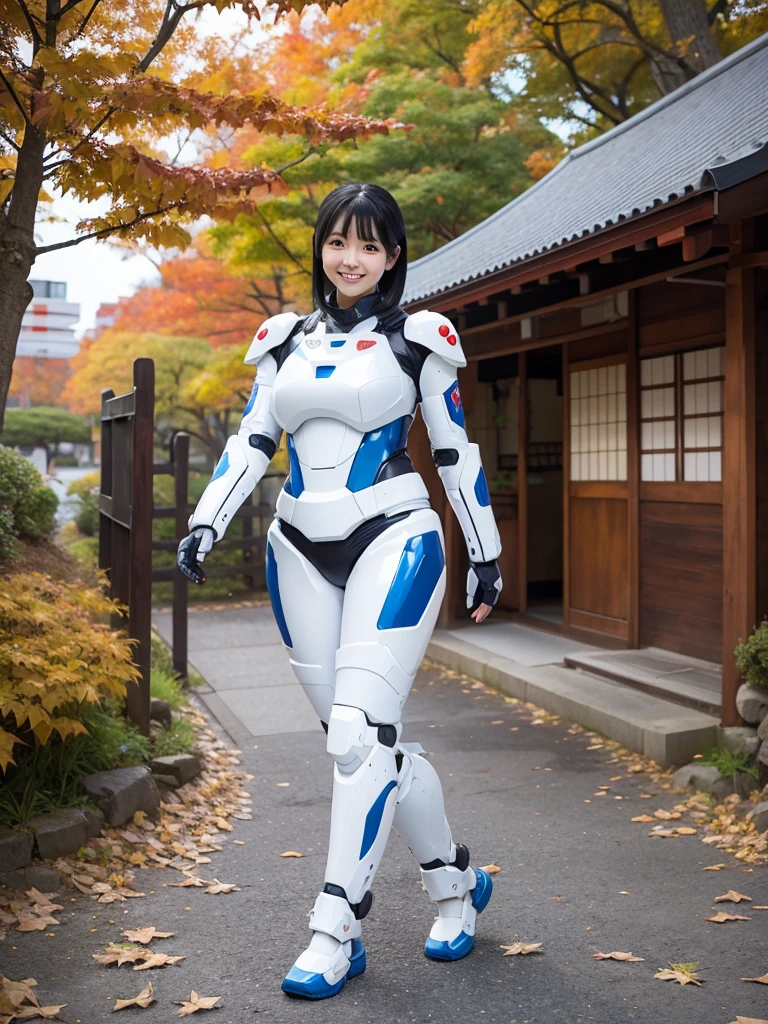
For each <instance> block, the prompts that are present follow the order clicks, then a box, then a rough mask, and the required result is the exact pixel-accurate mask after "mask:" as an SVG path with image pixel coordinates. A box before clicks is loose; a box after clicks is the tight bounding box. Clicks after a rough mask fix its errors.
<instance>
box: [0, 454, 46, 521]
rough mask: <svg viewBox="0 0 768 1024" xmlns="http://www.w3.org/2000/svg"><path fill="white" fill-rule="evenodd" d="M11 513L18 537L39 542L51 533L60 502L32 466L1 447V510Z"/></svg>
mask: <svg viewBox="0 0 768 1024" xmlns="http://www.w3.org/2000/svg"><path fill="white" fill-rule="evenodd" d="M2 506H5V507H7V508H9V509H10V511H11V513H12V514H13V529H14V532H15V534H16V536H17V537H26V538H27V539H28V540H40V539H41V538H43V537H47V536H48V535H49V534H50V533H52V531H53V528H54V526H55V518H54V517H55V514H56V509H57V508H58V507H59V499H58V498H57V497H56V495H55V494H54V493H53V491H52V490H51V488H50V487H46V486H45V485H44V484H43V478H42V477H41V476H40V473H39V472H38V471H37V469H36V468H35V466H33V465H32V463H31V462H30V461H29V459H25V458H24V457H23V456H21V455H19V453H18V452H15V451H13V450H12V449H11V448H5V447H4V446H3V445H0V507H2Z"/></svg>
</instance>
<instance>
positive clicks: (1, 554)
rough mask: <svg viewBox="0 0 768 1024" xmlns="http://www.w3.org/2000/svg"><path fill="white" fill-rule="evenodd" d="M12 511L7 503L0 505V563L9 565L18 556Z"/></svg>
mask: <svg viewBox="0 0 768 1024" xmlns="http://www.w3.org/2000/svg"><path fill="white" fill-rule="evenodd" d="M18 554H19V552H18V548H17V545H16V531H15V530H14V528H13V512H12V511H11V510H10V508H9V507H8V506H7V505H3V506H2V507H0V565H10V564H11V562H15V561H16V559H17V558H18Z"/></svg>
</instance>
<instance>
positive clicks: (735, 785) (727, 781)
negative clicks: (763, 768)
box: [710, 772, 757, 800]
mask: <svg viewBox="0 0 768 1024" xmlns="http://www.w3.org/2000/svg"><path fill="white" fill-rule="evenodd" d="M753 789H757V779H756V778H755V777H754V776H753V775H750V774H749V772H736V775H735V777H734V776H733V775H721V776H720V779H719V781H718V782H716V783H715V784H714V786H713V787H712V789H711V790H710V793H711V794H712V796H713V797H714V798H715V799H716V800H724V799H725V798H726V797H727V796H730V795H731V793H738V795H739V796H740V797H741V798H742V800H744V799H746V798H747V797H748V796H749V794H750V793H751V792H752V790H753Z"/></svg>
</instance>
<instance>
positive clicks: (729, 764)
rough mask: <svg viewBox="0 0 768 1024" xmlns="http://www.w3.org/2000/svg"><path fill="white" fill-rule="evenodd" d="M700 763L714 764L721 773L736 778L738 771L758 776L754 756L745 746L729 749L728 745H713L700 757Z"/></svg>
mask: <svg viewBox="0 0 768 1024" xmlns="http://www.w3.org/2000/svg"><path fill="white" fill-rule="evenodd" d="M699 764H710V765H714V767H715V768H717V770H718V771H719V772H720V774H721V775H724V776H726V777H728V776H730V777H732V778H734V779H735V777H736V775H737V773H738V772H746V773H747V774H748V775H751V776H752V777H753V778H755V779H756V778H757V776H758V771H757V768H756V766H755V763H754V757H753V756H752V755H751V754H748V753H747V752H746V750H744V749H743V748H742V749H740V750H728V748H727V747H713V748H712V749H711V750H708V751H707V752H706V753H705V754H704V755H703V756H702V757H701V758H700V759H699Z"/></svg>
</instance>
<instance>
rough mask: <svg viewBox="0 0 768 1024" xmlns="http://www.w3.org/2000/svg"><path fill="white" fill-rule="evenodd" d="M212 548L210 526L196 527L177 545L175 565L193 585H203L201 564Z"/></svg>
mask: <svg viewBox="0 0 768 1024" xmlns="http://www.w3.org/2000/svg"><path fill="white" fill-rule="evenodd" d="M212 547H213V530H212V529H211V528H210V526H198V527H197V529H196V530H193V531H192V533H190V535H189V536H188V537H185V538H184V540H183V541H182V542H181V543H180V544H179V550H178V552H177V554H176V565H177V566H178V567H179V569H180V570H181V571H182V572H183V573H184V575H185V576H186V577H187V579H190V580H192V582H193V583H199V584H202V583H205V580H206V576H205V573H204V572H203V567H202V562H203V559H204V558H205V556H206V554H207V553H208V552H209V551H210V550H211V548H212Z"/></svg>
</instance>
